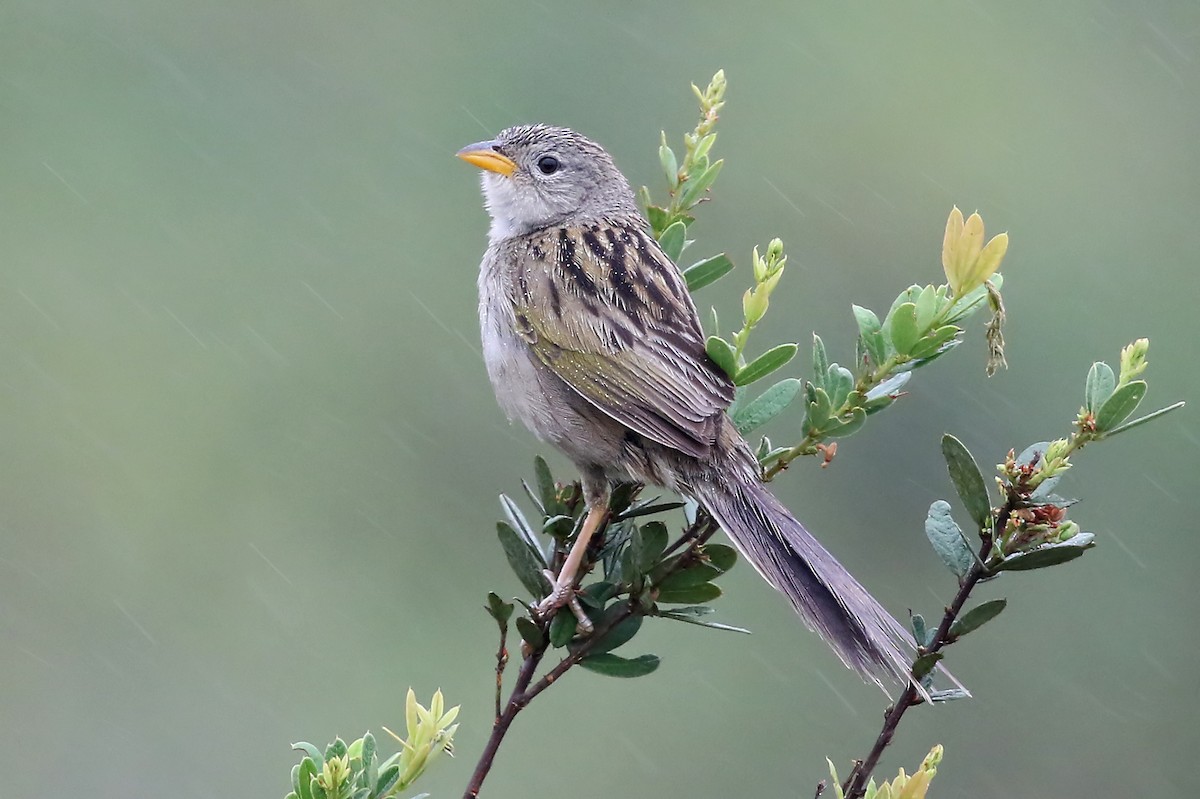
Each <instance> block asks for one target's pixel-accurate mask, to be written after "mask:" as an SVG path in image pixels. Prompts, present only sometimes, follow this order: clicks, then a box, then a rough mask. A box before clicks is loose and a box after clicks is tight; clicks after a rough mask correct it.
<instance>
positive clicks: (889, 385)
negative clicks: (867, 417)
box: [866, 372, 912, 403]
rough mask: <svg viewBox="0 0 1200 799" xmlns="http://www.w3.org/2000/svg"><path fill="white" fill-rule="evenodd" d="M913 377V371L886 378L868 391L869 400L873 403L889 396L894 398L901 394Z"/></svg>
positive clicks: (867, 397)
mask: <svg viewBox="0 0 1200 799" xmlns="http://www.w3.org/2000/svg"><path fill="white" fill-rule="evenodd" d="M911 379H912V372H900V373H898V374H894V375H892V376H891V377H889V378H888V379H887V380H884V381H883V382H882V383H880V384H879V385H877V386H875V387H874V388H872V389H871V390H870V391H868V392H867V396H866V399H867V402H869V403H873V402H875V401H876V400H880V399H883V398H884V397H888V398H891V399H894V398H896V397H898V396H900V392H901V390H902V389H903V388H904V386H905V385H906V384H907V383H908V381H909V380H911Z"/></svg>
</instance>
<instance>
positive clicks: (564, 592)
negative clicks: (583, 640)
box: [534, 569, 595, 635]
mask: <svg viewBox="0 0 1200 799" xmlns="http://www.w3.org/2000/svg"><path fill="white" fill-rule="evenodd" d="M542 574H543V575H545V577H546V579H547V580H549V581H550V585H551V586H553V587H552V588H551V589H550V593H549V594H547V595H546V598H545V599H543V600H542V601H541V602H539V603H537V605H536V606H535V607H534V610H536V611H537V614H538V615H539V616H542V617H545V616H547V615H549V614H550V613H551V612H552V611H554V610H557V609H558V608H561V607H562V606H564V605H566V606H567V607H569V608H570V609H571V613H572V614H574V616H575V620H576V621H577V622H578V625H577V626H576V629H578V630H579V632H581V633H583V634H585V635H586V634H588V633H591V632H592V630H593V629H595V625H593V624H592V620H591V619H589V618H588V615H587V614H586V613H584V611H583V605H581V604H579V598H578V597H576V596H575V580H574V575H571V578H570V579H566V580H564V579H563V578H564V575H561V574H560V575H559V576H558V577H555V575H554V572H552V571H550V570H549V569H545V570H544V571H543V572H542Z"/></svg>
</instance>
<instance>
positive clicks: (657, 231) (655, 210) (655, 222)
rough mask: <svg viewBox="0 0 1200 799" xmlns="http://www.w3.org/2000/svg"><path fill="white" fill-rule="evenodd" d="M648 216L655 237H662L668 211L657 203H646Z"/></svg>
mask: <svg viewBox="0 0 1200 799" xmlns="http://www.w3.org/2000/svg"><path fill="white" fill-rule="evenodd" d="M645 206H646V218H647V219H649V220H650V229H651V230H653V231H654V236H655V238H662V231H663V228H665V227H666V226H667V219H668V218H669V217H668V216H667V211H666V209H664V208H659V207H658V206H657V205H650V204H649V203H645Z"/></svg>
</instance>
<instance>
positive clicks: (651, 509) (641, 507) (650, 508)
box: [613, 501, 683, 522]
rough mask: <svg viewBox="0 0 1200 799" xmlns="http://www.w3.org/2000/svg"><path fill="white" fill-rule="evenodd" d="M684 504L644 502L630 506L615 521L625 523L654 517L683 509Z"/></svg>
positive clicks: (614, 518)
mask: <svg viewBox="0 0 1200 799" xmlns="http://www.w3.org/2000/svg"><path fill="white" fill-rule="evenodd" d="M682 507H683V503H682V502H647V501H642V502H639V503H637V504H634V505H630V506H629V509H628V510H624V511H622V512H621V513H618V514H617V515H616V516H614V517H613V521H618V522H623V521H625V520H626V519H636V518H638V517H640V516H652V515H654V514H655V513H665V512H666V511H669V510H675V509H676V508H682Z"/></svg>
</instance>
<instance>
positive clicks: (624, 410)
mask: <svg viewBox="0 0 1200 799" xmlns="http://www.w3.org/2000/svg"><path fill="white" fill-rule="evenodd" d="M458 155H459V157H460V158H462V159H463V160H465V161H468V162H470V163H472V164H474V165H475V166H478V167H480V168H482V169H483V170H485V171H484V173H483V193H484V197H485V204H486V206H487V210H488V212H489V213H490V215H491V218H492V226H491V231H490V233H489V239H490V243H489V246H488V248H487V252H486V253H484V256H483V262H482V264H480V272H479V318H480V325H481V327H482V333H483V353H484V360H485V361H486V363H487V369H488V374H489V376H490V377H491V381H492V385H493V387H494V388H495V390H496V396H497V398H498V399H499V402H500V405H501V406H502V407H503V408H504V410H505V411H506V412H507V413H508V415H509V418H511V419H520V420H521V421H522V422H523V423H524V424H525V426H526V427H528V428H529V429H530V430H532V431H533V432H534V433H535V434H536V435H537V436H538V437H539V438H541V439H542V440H543V441H547V442H549V443H550V444H553V445H554V446H556V447H558V448H559V449H560V450H562V452H563V453H565V454H566V455H567V457H568V458H570V459H571V460H572V461H574V463H575V465H576V466H577V467H578V468H579V471H580V474H581V475H582V480H583V489H584V499H585V501H586V503H587V507H588V513H587V516H586V517H585V520H584V523H583V526H582V527H581V530H580V533H579V536H578V538H577V541H576V543H575V545H574V547H573V549H572V551H571V553H570V555H569V556H568V558H567V561H566V563H565V565H564V566H563V568H562V569H561V571H560V573H559V575H558V578H557V580H556V582H555V586H554V590H553V591H552V592H551V594H550V596H548V597H547V598H546V599H545V600H544V601H543V602H542V604H541V605H540V606H539V608H540V609H541V610H542V611H543V612H544V611H547V610H549V609H551V608H553V607H558V606H561V605H562V604H564V603H565V602H566V601H567V600H568V599H569V598H570V597H571V595H572V592H573V591H574V586H575V582H576V579H577V576H578V575H577V574H576V572H577V571H578V567H579V563H580V561H581V559H582V557H583V554H584V551H585V550H586V547H587V543H588V540H589V538H590V537H591V535H592V534H593V532H594V531H595V530H596V528H597V527H598V526H599V525H600V523H601V521H602V520H603V517H604V514H605V511H606V508H607V505H608V495H609V487H610V484H611V483H612V482H614V481H622V480H635V481H638V482H642V483H649V484H653V485H659V486H665V487H667V488H669V489H671V490H673V491H676V492H678V493H680V494H682V495H684V496H688V497H692V498H694V499H695V500H696V501H697V502H699V503H700V505H701V506H703V507H704V509H705V510H707V511H708V512H709V513H710V514H712V516H713V517H714V518H715V519H716V520H717V521H718V522H720V524H721V527H722V528H724V530H725V531H726V533H728V535H729V537H730V538H731V539H732V540H733V543H734V544H735V545H736V546H737V548H738V549H739V550H740V551H741V552H742V554H743V555H744V556H745V557H746V558H747V559H748V560H749V561H750V563H752V564H753V565H754V567H755V569H757V570H758V572H759V574H761V575H762V576H763V578H764V579H765V580H766V581H767V582H768V583H770V584H771V585H772V586H774V587H775V588H776V589H777V590H778V591H780V592H781V593H782V594H783V595H784V596H786V597H787V598H788V600H789V601H790V602H791V603H792V606H793V607H794V608H795V609H796V611H797V612H798V613H799V614H800V616H801V618H802V619H804V621H805V622H806V623H807V624H808V626H809V627H810V628H812V629H814V630H816V631H817V632H818V633H819V634H820V635H821V637H822V638H824V639H825V640H826V641H827V642H828V643H829V645H830V646H831V647H832V648H833V650H834V652H836V653H837V655H838V657H840V658H841V659H842V661H843V662H845V663H846V665H848V666H850V667H852V668H854V669H855V670H856V671H858V672H859V674H861V675H863V677H864V678H866V679H868V680H871V681H873V682H875V683H877V684H880V685H882V684H883V681H884V680H888V681H898V682H904V681H906V680H908V678H909V677H908V675H909V665H910V656H909V654H908V652H909V651H910V650H911V647H912V639H911V637H910V636H909V634H908V633H907V631H906V630H905V629H904V628H903V627H902V626H901V625H900V624H899V623H898V622H897V621H896V620H895V619H893V618H892V616H891V615H890V614H889V613H888V612H887V611H886V610H885V609H884V608H883V607H882V606H881V605H880V604H879V603H878V602H877V601H876V600H875V599H874V597H872V596H871V595H870V594H869V593H868V592H867V591H866V589H864V588H863V587H862V586H861V585H860V584H859V583H858V581H857V580H855V579H854V577H852V576H851V575H850V573H849V572H847V571H846V570H845V569H844V568H843V567H842V565H841V564H839V563H838V562H837V560H835V559H834V557H833V556H832V555H831V554H829V552H828V551H826V550H825V548H824V547H822V546H821V544H820V543H819V542H818V541H817V540H816V539H815V538H813V536H812V535H811V534H810V533H809V532H808V531H807V530H805V529H804V527H803V525H801V524H800V522H798V521H797V520H796V519H795V517H793V516H792V514H791V513H789V512H788V510H787V508H785V507H784V506H783V505H782V504H781V503H780V502H779V500H777V499H776V498H775V497H774V496H773V495H772V494H771V492H770V491H768V490H767V488H766V486H764V485H763V483H762V481H761V479H760V471H759V467H758V463H757V461H756V460H755V458H754V456H753V454H752V453H751V451H750V448H749V446H748V445H747V444H746V442H745V441H744V440H743V439H742V437H741V436H740V435H739V434H738V432H737V431H736V430H735V429H734V426H733V424H732V423H731V422H730V420H729V418H728V416H727V415H726V413H725V411H726V408H728V407H729V404H730V403H731V402H732V401H733V384H732V382H731V381H730V379H729V377H728V376H727V375H726V374H725V373H724V372H723V371H722V370H721V368H720V367H718V366H717V365H716V364H715V363H713V361H712V360H711V359H710V358H709V357H708V355H707V353H706V352H705V336H704V333H703V331H702V330H701V327H700V322H699V319H698V317H697V314H696V307H695V305H694V304H693V303H692V299H691V297H690V295H689V294H688V291H687V289H686V287H685V286H684V283H683V279H682V277H681V276H680V273H679V269H678V268H677V267H676V266H675V264H674V263H672V262H671V259H670V258H668V257H667V255H666V254H665V253H663V251H662V249H661V248H660V247H659V245H658V242H657V241H655V239H654V237H653V236H652V235H650V233H649V232H648V230H647V224H646V221H645V220H644V219H643V218H642V216H641V214H640V213H639V211H638V207H637V204H636V202H635V200H634V195H633V191H632V190H631V189H630V187H629V182H628V181H627V180H626V179H625V177H624V176H623V175H622V174H621V172H620V171H619V170H618V169H617V167H616V166H615V165H614V164H613V160H612V157H611V156H610V155H609V154H608V153H607V152H606V151H605V150H604V148H602V147H601V146H600V145H598V144H596V143H595V142H593V141H591V140H589V139H587V138H585V137H583V136H581V135H579V134H578V133H575V132H574V131H572V130H568V129H566V128H556V127H549V126H546V125H522V126H518V127H513V128H509V129H507V130H505V131H503V132H502V133H500V135H499V136H498V137H497V138H496V139H495V140H493V141H485V142H479V143H477V144H472V145H470V146H468V147H465V148H463V149H462V150H460V151H459V153H458Z"/></svg>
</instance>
